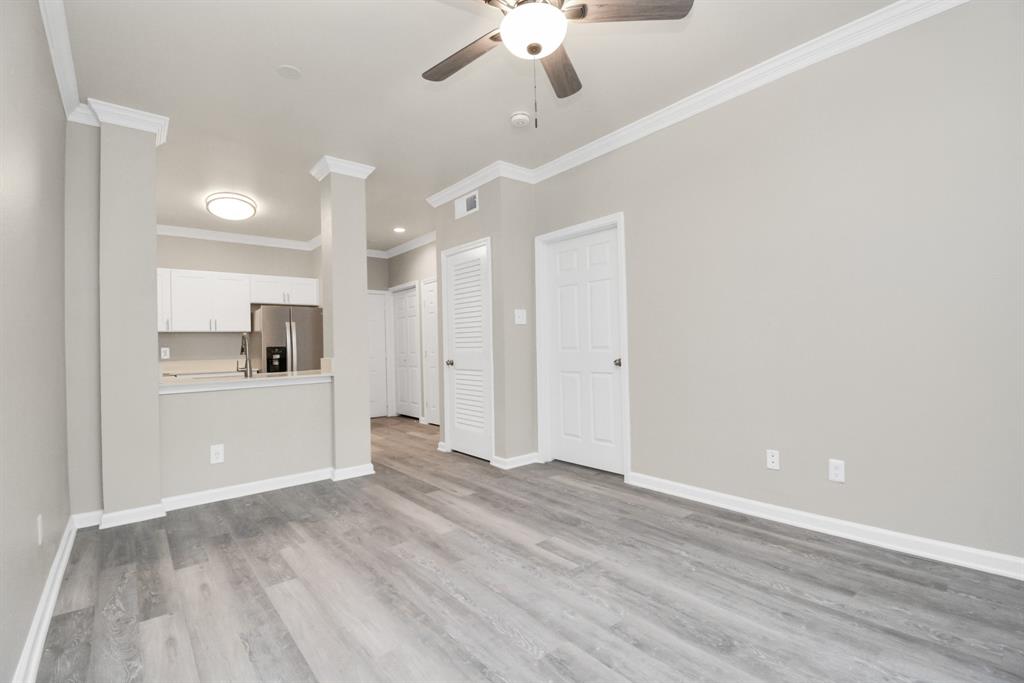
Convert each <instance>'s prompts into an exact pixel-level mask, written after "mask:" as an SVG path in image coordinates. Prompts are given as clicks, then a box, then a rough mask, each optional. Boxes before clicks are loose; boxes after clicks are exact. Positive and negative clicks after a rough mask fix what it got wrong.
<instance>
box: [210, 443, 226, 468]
mask: <svg viewBox="0 0 1024 683" xmlns="http://www.w3.org/2000/svg"><path fill="white" fill-rule="evenodd" d="M222 462H224V444H222V443H215V444H213V445H212V446H210V464H211V465H217V464H219V463H222Z"/></svg>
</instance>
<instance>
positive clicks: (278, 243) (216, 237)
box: [156, 225, 320, 251]
mask: <svg viewBox="0 0 1024 683" xmlns="http://www.w3.org/2000/svg"><path fill="white" fill-rule="evenodd" d="M156 234H157V235H161V236H163V237H184V238H186V239H192V240H208V241H210V242H230V243H232V244H248V245H250V246H255V247H273V248H275V249H294V250H295V251H313V250H314V249H318V248H319V247H320V235H317V236H316V237H314V238H313V239H311V240H306V241H303V240H289V239H285V238H283V237H264V236H262V235H246V234H243V233H238V232H223V231H221V230H204V229H202V228H186V227H183V226H180V225H157V226H156Z"/></svg>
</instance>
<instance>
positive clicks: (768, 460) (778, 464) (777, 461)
mask: <svg viewBox="0 0 1024 683" xmlns="http://www.w3.org/2000/svg"><path fill="white" fill-rule="evenodd" d="M764 455H765V463H764V465H765V467H767V468H768V469H770V470H777V469H781V468H782V456H780V455H779V452H778V451H776V450H772V449H768V450H767V451H765V452H764Z"/></svg>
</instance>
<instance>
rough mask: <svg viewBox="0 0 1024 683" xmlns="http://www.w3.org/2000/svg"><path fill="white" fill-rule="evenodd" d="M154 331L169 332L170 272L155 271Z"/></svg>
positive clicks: (165, 270) (164, 269) (168, 269)
mask: <svg viewBox="0 0 1024 683" xmlns="http://www.w3.org/2000/svg"><path fill="white" fill-rule="evenodd" d="M156 329H157V331H159V332H170V331H171V270H170V268H157V269H156Z"/></svg>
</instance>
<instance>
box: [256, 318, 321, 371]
mask: <svg viewBox="0 0 1024 683" xmlns="http://www.w3.org/2000/svg"><path fill="white" fill-rule="evenodd" d="M249 343H250V344H251V349H250V352H251V354H252V356H251V357H252V366H253V369H254V370H257V371H258V372H267V373H273V372H295V371H299V370H319V369H320V359H321V358H322V357H323V355H324V313H323V311H322V310H321V309H320V308H319V307H317V306H273V305H270V304H262V305H255V306H253V307H252V336H251V339H250V341H249Z"/></svg>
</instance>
